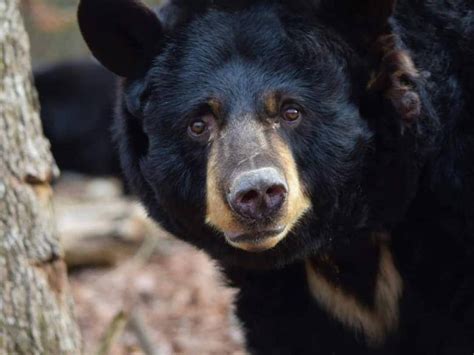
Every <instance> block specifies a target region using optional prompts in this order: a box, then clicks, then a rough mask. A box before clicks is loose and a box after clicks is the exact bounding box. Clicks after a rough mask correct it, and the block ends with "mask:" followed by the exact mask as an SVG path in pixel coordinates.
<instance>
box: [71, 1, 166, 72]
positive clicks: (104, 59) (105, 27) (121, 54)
mask: <svg viewBox="0 0 474 355" xmlns="http://www.w3.org/2000/svg"><path fill="white" fill-rule="evenodd" d="M78 20H79V27H80V29H81V32H82V35H83V37H84V39H85V41H86V43H87V45H88V46H89V48H90V50H91V52H92V53H93V54H94V56H95V57H96V58H97V59H98V60H99V62H101V63H102V65H104V66H105V67H106V68H108V69H109V70H110V71H112V72H114V73H115V74H117V75H119V76H122V77H132V76H134V75H137V74H138V73H140V71H141V70H143V69H145V68H146V66H147V65H148V64H149V63H150V62H151V61H152V60H153V57H154V56H155V55H156V54H157V52H158V49H159V45H160V41H161V38H162V34H163V30H162V26H161V23H160V21H159V20H158V17H157V16H156V14H155V13H154V12H153V11H152V10H151V9H149V8H148V7H146V6H145V5H144V4H142V3H141V2H140V1H139V0H81V2H80V4H79V10H78Z"/></svg>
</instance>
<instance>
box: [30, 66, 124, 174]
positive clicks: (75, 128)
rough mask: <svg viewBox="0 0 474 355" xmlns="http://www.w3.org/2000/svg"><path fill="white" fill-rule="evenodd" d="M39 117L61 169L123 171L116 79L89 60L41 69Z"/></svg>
mask: <svg viewBox="0 0 474 355" xmlns="http://www.w3.org/2000/svg"><path fill="white" fill-rule="evenodd" d="M34 80H35V84H36V88H37V90H38V97H39V101H40V106H41V122H42V124H43V129H44V133H45V135H46V137H47V138H48V139H49V141H50V142H51V149H52V152H53V155H54V158H55V160H56V163H57V164H58V166H59V168H60V169H61V170H65V171H75V172H79V173H84V174H90V175H114V176H120V175H121V170H120V164H119V159H118V154H117V150H116V147H115V144H114V143H113V141H112V132H111V126H112V120H113V108H114V103H115V100H116V86H117V80H118V78H117V77H116V76H115V75H113V74H112V73H110V72H109V71H108V70H107V69H104V68H103V67H102V66H101V65H100V64H98V63H96V62H93V61H89V60H78V61H65V62H60V63H56V64H53V65H49V66H45V67H41V68H37V69H36V70H35V71H34Z"/></svg>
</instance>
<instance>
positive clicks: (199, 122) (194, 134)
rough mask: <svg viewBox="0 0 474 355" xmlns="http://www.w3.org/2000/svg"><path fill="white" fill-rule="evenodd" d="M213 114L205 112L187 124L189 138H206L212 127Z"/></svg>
mask: <svg viewBox="0 0 474 355" xmlns="http://www.w3.org/2000/svg"><path fill="white" fill-rule="evenodd" d="M214 121H215V119H214V116H213V115H211V114H207V115H204V116H201V117H199V118H196V119H194V120H192V121H191V122H190V123H189V126H188V134H189V136H190V137H191V138H194V139H198V140H201V141H202V140H208V139H209V138H210V136H211V131H212V128H213V127H214Z"/></svg>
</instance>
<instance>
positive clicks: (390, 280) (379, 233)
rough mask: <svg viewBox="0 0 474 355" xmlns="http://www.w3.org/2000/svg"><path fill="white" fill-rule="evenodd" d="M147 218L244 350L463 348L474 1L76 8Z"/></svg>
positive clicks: (472, 190)
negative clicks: (232, 306) (205, 267)
mask: <svg viewBox="0 0 474 355" xmlns="http://www.w3.org/2000/svg"><path fill="white" fill-rule="evenodd" d="M78 16H79V23H80V27H81V30H82V33H83V36H84V38H85V40H86V42H87V43H88V45H89V47H90V49H91V51H92V53H93V54H94V55H95V56H96V57H97V59H98V60H99V61H100V62H102V64H104V65H105V66H106V67H107V68H109V69H110V70H112V71H113V72H115V73H116V74H117V75H119V76H122V77H124V78H125V79H124V81H123V85H122V91H121V94H120V98H119V102H118V108H117V115H116V139H117V141H118V143H119V146H120V156H121V163H122V167H123V169H124V173H125V174H126V176H127V178H128V181H129V182H130V184H131V186H132V187H133V188H134V190H135V192H136V193H137V194H138V196H140V198H141V200H142V201H143V203H144V204H145V206H146V207H147V209H148V211H149V214H150V215H151V217H152V218H154V219H155V220H156V221H158V222H159V223H160V224H161V225H162V226H164V227H165V228H166V229H167V230H169V231H170V232H171V233H173V234H174V235H176V236H177V237H179V238H181V239H183V240H185V241H187V242H189V243H191V244H193V245H195V246H197V247H198V248H201V249H204V250H205V251H206V252H207V253H208V254H209V255H210V256H211V257H212V258H214V259H215V260H216V262H217V263H218V265H219V266H220V267H221V269H222V271H223V273H224V275H225V276H226V278H227V279H228V281H229V283H230V284H232V285H234V286H236V287H238V288H239V290H240V291H239V294H238V296H237V299H236V313H237V315H238V317H239V318H240V320H241V322H242V326H243V328H244V330H245V332H246V340H247V346H248V349H249V352H250V353H255V354H471V353H472V352H473V351H474V208H473V207H474V202H473V201H474V121H473V120H474V117H473V115H474V59H473V58H474V3H472V2H469V1H460V0H449V1H448V0H416V1H412V0H400V1H399V2H398V3H395V0H318V1H316V0H314V1H310V0H293V1H286V0H254V1H250V0H249V1H244V0H240V1H238V0H235V1H232V0H230V1H221V0H212V1H206V0H202V1H190V0H189V1H186V0H176V1H172V2H171V3H170V4H168V5H166V6H165V8H164V9H163V11H161V12H160V13H159V15H158V16H157V15H155V13H154V12H152V11H151V10H149V9H148V8H146V7H145V6H144V5H142V4H141V3H140V2H139V1H137V0H100V1H99V0H82V1H81V3H80V6H79V13H78Z"/></svg>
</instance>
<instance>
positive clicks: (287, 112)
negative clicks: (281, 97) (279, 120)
mask: <svg viewBox="0 0 474 355" xmlns="http://www.w3.org/2000/svg"><path fill="white" fill-rule="evenodd" d="M282 117H283V119H284V120H285V121H287V122H288V123H296V122H298V121H299V120H300V118H301V111H300V110H299V109H298V108H296V107H294V106H286V107H284V108H283V110H282Z"/></svg>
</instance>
